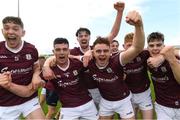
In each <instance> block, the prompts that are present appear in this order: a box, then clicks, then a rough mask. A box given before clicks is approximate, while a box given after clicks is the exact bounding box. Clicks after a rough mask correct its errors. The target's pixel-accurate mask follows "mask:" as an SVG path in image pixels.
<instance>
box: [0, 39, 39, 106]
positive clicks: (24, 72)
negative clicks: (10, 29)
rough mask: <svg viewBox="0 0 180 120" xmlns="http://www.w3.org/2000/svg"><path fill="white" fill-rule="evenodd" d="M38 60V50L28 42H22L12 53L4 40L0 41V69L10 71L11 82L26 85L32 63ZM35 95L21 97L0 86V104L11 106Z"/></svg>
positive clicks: (31, 74) (29, 80) (28, 81)
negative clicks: (20, 46) (15, 51)
mask: <svg viewBox="0 0 180 120" xmlns="http://www.w3.org/2000/svg"><path fill="white" fill-rule="evenodd" d="M37 61H38V51H37V49H36V48H35V47H34V46H33V45H32V44H30V43H27V42H25V41H24V42H23V45H22V48H21V49H20V50H19V51H18V52H17V53H14V52H12V51H10V50H9V49H8V48H7V47H6V45H5V42H4V41H3V42H0V71H1V73H3V72H5V71H10V72H11V73H12V82H13V83H16V84H19V85H28V84H29V83H31V80H32V76H33V65H34V63H35V62H37ZM35 96H37V93H34V94H33V95H31V96H30V97H26V98H22V97H19V96H17V95H15V94H13V93H11V92H9V91H8V90H6V89H4V88H2V87H0V106H13V105H19V104H22V103H24V102H26V101H28V100H30V99H32V98H34V97H35Z"/></svg>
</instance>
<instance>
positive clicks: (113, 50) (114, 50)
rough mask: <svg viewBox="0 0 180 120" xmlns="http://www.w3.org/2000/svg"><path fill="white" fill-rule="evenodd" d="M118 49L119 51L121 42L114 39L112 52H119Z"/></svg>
mask: <svg viewBox="0 0 180 120" xmlns="http://www.w3.org/2000/svg"><path fill="white" fill-rule="evenodd" d="M118 51H119V43H118V42H116V41H113V42H112V43H111V52H112V53H114V52H118Z"/></svg>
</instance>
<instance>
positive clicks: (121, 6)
mask: <svg viewBox="0 0 180 120" xmlns="http://www.w3.org/2000/svg"><path fill="white" fill-rule="evenodd" d="M114 8H115V9H116V10H117V11H118V12H123V11H124V8H125V3H124V2H122V1H119V2H116V3H114Z"/></svg>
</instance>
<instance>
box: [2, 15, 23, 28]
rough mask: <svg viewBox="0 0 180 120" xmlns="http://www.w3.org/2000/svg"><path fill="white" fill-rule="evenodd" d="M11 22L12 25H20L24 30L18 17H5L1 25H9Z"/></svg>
mask: <svg viewBox="0 0 180 120" xmlns="http://www.w3.org/2000/svg"><path fill="white" fill-rule="evenodd" d="M11 22H12V23H14V24H17V25H20V26H21V27H22V28H24V24H23V22H22V20H21V18H20V17H14V16H7V17H5V18H4V19H3V20H2V23H3V24H6V23H11Z"/></svg>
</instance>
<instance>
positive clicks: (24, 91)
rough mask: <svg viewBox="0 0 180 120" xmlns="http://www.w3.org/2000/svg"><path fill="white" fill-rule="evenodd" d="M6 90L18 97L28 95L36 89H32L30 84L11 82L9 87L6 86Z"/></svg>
mask: <svg viewBox="0 0 180 120" xmlns="http://www.w3.org/2000/svg"><path fill="white" fill-rule="evenodd" d="M7 90H9V91H10V92H12V93H14V94H16V95H18V96H20V97H29V96H31V95H32V94H33V93H34V92H35V91H36V90H34V89H32V86H31V85H27V86H23V85H17V84H15V83H11V85H10V86H9V88H7Z"/></svg>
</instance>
